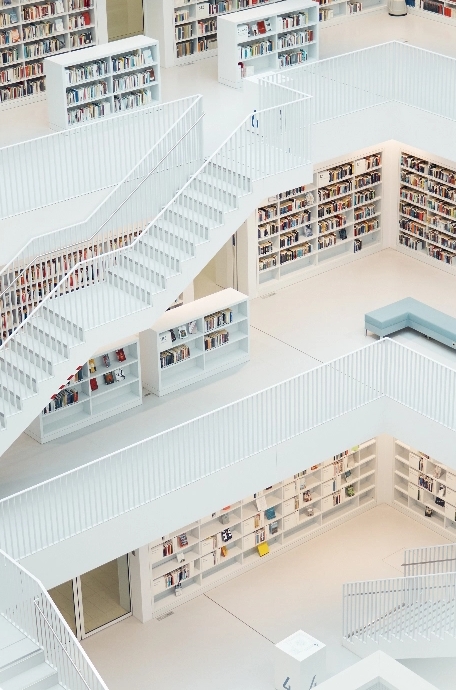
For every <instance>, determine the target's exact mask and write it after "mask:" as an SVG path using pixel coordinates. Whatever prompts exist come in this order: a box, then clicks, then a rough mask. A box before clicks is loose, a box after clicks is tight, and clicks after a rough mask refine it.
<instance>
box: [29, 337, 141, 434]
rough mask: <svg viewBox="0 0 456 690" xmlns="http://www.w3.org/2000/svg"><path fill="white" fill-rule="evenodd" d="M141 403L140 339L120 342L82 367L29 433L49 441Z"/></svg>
mask: <svg viewBox="0 0 456 690" xmlns="http://www.w3.org/2000/svg"><path fill="white" fill-rule="evenodd" d="M119 352H123V355H119ZM122 357H124V359H122ZM119 358H120V359H119ZM109 375H111V376H109ZM141 404H142V385H141V365H140V356H139V341H138V340H137V339H136V340H128V341H119V342H118V343H113V344H112V345H110V347H109V349H103V350H99V351H98V352H96V353H95V355H94V356H93V357H92V358H91V359H90V360H89V361H88V362H86V363H85V364H84V365H82V366H81V367H79V368H78V370H77V371H76V372H75V374H74V375H73V376H71V377H70V379H68V381H67V382H66V383H64V384H63V385H62V386H60V388H59V390H58V391H57V392H56V394H55V395H54V396H53V397H52V399H51V400H50V401H49V404H48V405H47V406H46V407H45V409H44V410H43V411H42V412H41V414H40V415H39V417H37V418H36V419H35V420H34V421H33V422H32V424H31V425H30V426H29V427H28V428H27V429H26V433H27V434H28V435H29V436H31V437H32V438H34V439H35V440H36V441H39V442H40V443H47V442H48V441H53V440H54V439H56V438H59V437H60V436H65V435H66V434H70V433H71V432H73V431H77V430H79V429H82V428H84V427H86V426H90V425H91V424H96V422H99V421H101V420H103V419H107V418H108V417H112V416H113V415H115V414H120V413H121V412H126V411H127V410H130V409H132V408H133V407H137V406H138V405H141Z"/></svg>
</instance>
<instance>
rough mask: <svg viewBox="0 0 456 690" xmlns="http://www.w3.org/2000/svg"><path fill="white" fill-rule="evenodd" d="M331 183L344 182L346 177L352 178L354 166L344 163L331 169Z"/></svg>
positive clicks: (329, 171) (329, 172)
mask: <svg viewBox="0 0 456 690" xmlns="http://www.w3.org/2000/svg"><path fill="white" fill-rule="evenodd" d="M327 173H328V177H329V182H336V181H337V180H343V179H344V177H350V176H351V175H353V164H352V163H344V164H343V165H338V166H336V167H334V168H330V169H329V170H328V171H327Z"/></svg>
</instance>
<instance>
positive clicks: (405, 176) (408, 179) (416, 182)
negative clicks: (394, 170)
mask: <svg viewBox="0 0 456 690" xmlns="http://www.w3.org/2000/svg"><path fill="white" fill-rule="evenodd" d="M401 182H405V183H406V184H408V185H410V186H411V187H418V189H424V190H425V189H426V188H427V184H426V178H425V177H421V175H415V173H410V172H408V171H407V170H401Z"/></svg>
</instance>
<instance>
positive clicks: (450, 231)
mask: <svg viewBox="0 0 456 690" xmlns="http://www.w3.org/2000/svg"><path fill="white" fill-rule="evenodd" d="M399 185H400V186H399V229H398V234H397V246H398V248H399V249H401V250H404V251H406V252H407V253H409V252H412V254H413V255H415V256H416V257H417V258H420V259H422V260H423V259H424V260H426V261H428V262H430V263H431V264H434V265H435V263H434V262H435V261H439V262H441V265H443V266H442V267H445V268H447V269H449V270H450V271H451V272H454V270H455V267H456V169H451V168H448V167H446V166H442V165H439V164H438V163H435V162H433V161H432V160H430V159H424V158H421V157H418V156H415V155H413V154H410V153H408V152H406V151H402V153H401V156H400V180H399Z"/></svg>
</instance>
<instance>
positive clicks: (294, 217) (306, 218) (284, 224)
mask: <svg viewBox="0 0 456 690" xmlns="http://www.w3.org/2000/svg"><path fill="white" fill-rule="evenodd" d="M311 220H312V213H311V212H310V211H302V212H301V213H293V214H291V215H290V216H287V217H286V218H282V219H281V220H280V232H283V231H284V230H290V229H291V228H295V227H297V226H299V225H304V223H310V221H311Z"/></svg>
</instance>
